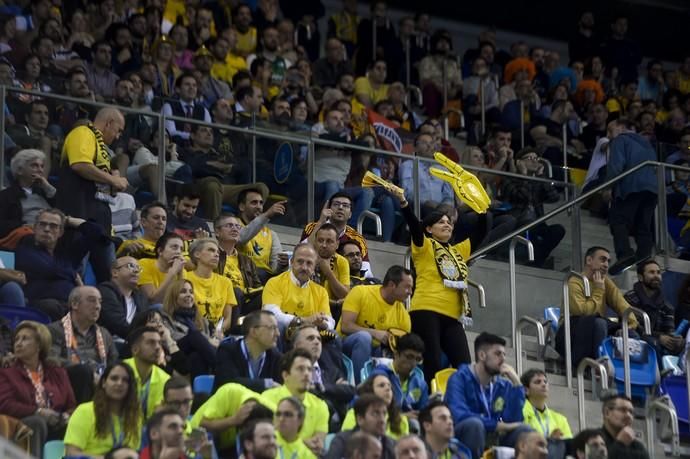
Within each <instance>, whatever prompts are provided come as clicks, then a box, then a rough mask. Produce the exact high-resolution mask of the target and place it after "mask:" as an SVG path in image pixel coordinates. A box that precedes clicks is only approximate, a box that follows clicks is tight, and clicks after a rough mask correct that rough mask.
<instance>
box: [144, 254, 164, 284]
mask: <svg viewBox="0 0 690 459" xmlns="http://www.w3.org/2000/svg"><path fill="white" fill-rule="evenodd" d="M139 266H140V267H141V274H139V285H146V284H151V285H153V288H154V289H156V288H158V287H160V286H161V284H162V283H163V281H164V280H165V276H166V274H168V273H164V272H162V271H161V270H159V269H158V265H156V259H155V258H144V259H142V260H139Z"/></svg>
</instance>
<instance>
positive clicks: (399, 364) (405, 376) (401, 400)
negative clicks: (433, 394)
mask: <svg viewBox="0 0 690 459" xmlns="http://www.w3.org/2000/svg"><path fill="white" fill-rule="evenodd" d="M423 355H424V341H422V338H420V337H419V336H418V335H415V334H414V333H408V334H407V335H404V336H401V337H400V338H398V339H397V340H396V346H395V351H394V352H393V361H392V362H390V363H388V364H380V365H379V366H378V367H376V369H377V370H380V371H383V372H385V373H386V375H387V376H388V379H390V381H391V388H392V389H393V397H394V398H395V401H396V403H397V404H398V405H399V406H400V409H401V411H402V412H403V414H405V415H407V416H409V417H410V418H415V417H416V416H417V415H418V414H419V410H421V409H422V408H424V407H425V406H426V404H427V401H428V400H429V386H427V384H426V381H425V380H424V372H423V371H422V369H421V368H420V367H419V363H420V362H421V361H422V356H423Z"/></svg>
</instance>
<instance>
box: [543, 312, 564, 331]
mask: <svg viewBox="0 0 690 459" xmlns="http://www.w3.org/2000/svg"><path fill="white" fill-rule="evenodd" d="M560 318H561V308H559V307H558V306H547V307H545V308H544V319H545V320H548V321H549V323H550V324H551V328H552V329H553V331H554V333H555V332H557V331H558V321H559V320H560Z"/></svg>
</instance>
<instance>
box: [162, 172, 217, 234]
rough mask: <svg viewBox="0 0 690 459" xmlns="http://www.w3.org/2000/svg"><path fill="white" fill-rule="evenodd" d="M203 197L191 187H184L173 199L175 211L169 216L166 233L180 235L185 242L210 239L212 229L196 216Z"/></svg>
mask: <svg viewBox="0 0 690 459" xmlns="http://www.w3.org/2000/svg"><path fill="white" fill-rule="evenodd" d="M200 199H201V197H200V196H199V194H198V193H197V192H196V191H195V190H194V189H193V188H192V187H190V186H184V187H182V189H181V190H180V192H179V193H177V195H176V196H175V198H174V199H173V211H172V212H171V213H170V215H168V221H167V224H166V231H169V232H171V233H175V234H179V235H180V236H182V238H183V239H184V240H185V241H189V240H191V239H198V238H202V237H209V235H210V234H211V228H209V227H208V223H206V221H205V220H204V219H203V218H201V217H198V216H197V215H196V210H197V209H198V208H199V200H200Z"/></svg>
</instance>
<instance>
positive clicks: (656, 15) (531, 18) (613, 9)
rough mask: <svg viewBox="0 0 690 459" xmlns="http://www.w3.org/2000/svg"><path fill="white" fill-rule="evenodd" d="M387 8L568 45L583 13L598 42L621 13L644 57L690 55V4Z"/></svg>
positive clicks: (517, 2) (431, 1)
mask: <svg viewBox="0 0 690 459" xmlns="http://www.w3.org/2000/svg"><path fill="white" fill-rule="evenodd" d="M388 3H389V6H392V7H396V8H401V9H405V10H408V11H426V12H428V13H430V14H432V15H434V16H439V17H449V18H453V19H456V20H458V21H463V22H470V23H473V24H482V25H485V26H494V27H496V28H497V29H504V30H511V31H514V32H521V33H526V34H530V35H537V36H544V37H547V38H554V39H559V40H564V41H567V40H568V38H569V37H570V36H571V35H572V34H573V33H574V31H575V30H576V27H577V21H578V19H579V17H580V15H581V14H582V12H583V11H587V10H589V11H592V12H593V13H594V20H595V23H596V25H595V28H596V29H595V30H596V32H597V33H598V35H599V37H600V38H604V37H606V36H607V35H608V33H609V30H610V27H609V24H610V22H611V21H612V19H613V18H614V17H615V16H616V15H617V14H621V13H622V14H625V15H626V16H627V17H628V19H629V22H628V36H629V37H630V38H632V39H633V40H635V41H636V42H637V43H638V44H639V45H640V46H641V47H642V52H643V54H644V55H645V56H654V57H658V58H660V59H665V60H671V61H679V60H681V59H682V58H683V56H684V54H685V53H688V52H690V0H659V1H655V0H646V1H617V0H600V1H598V2H592V1H590V0H587V1H579V0H575V1H569V2H564V1H559V0H551V1H547V0H445V1H444V0H425V1H420V0H389V2H388Z"/></svg>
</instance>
